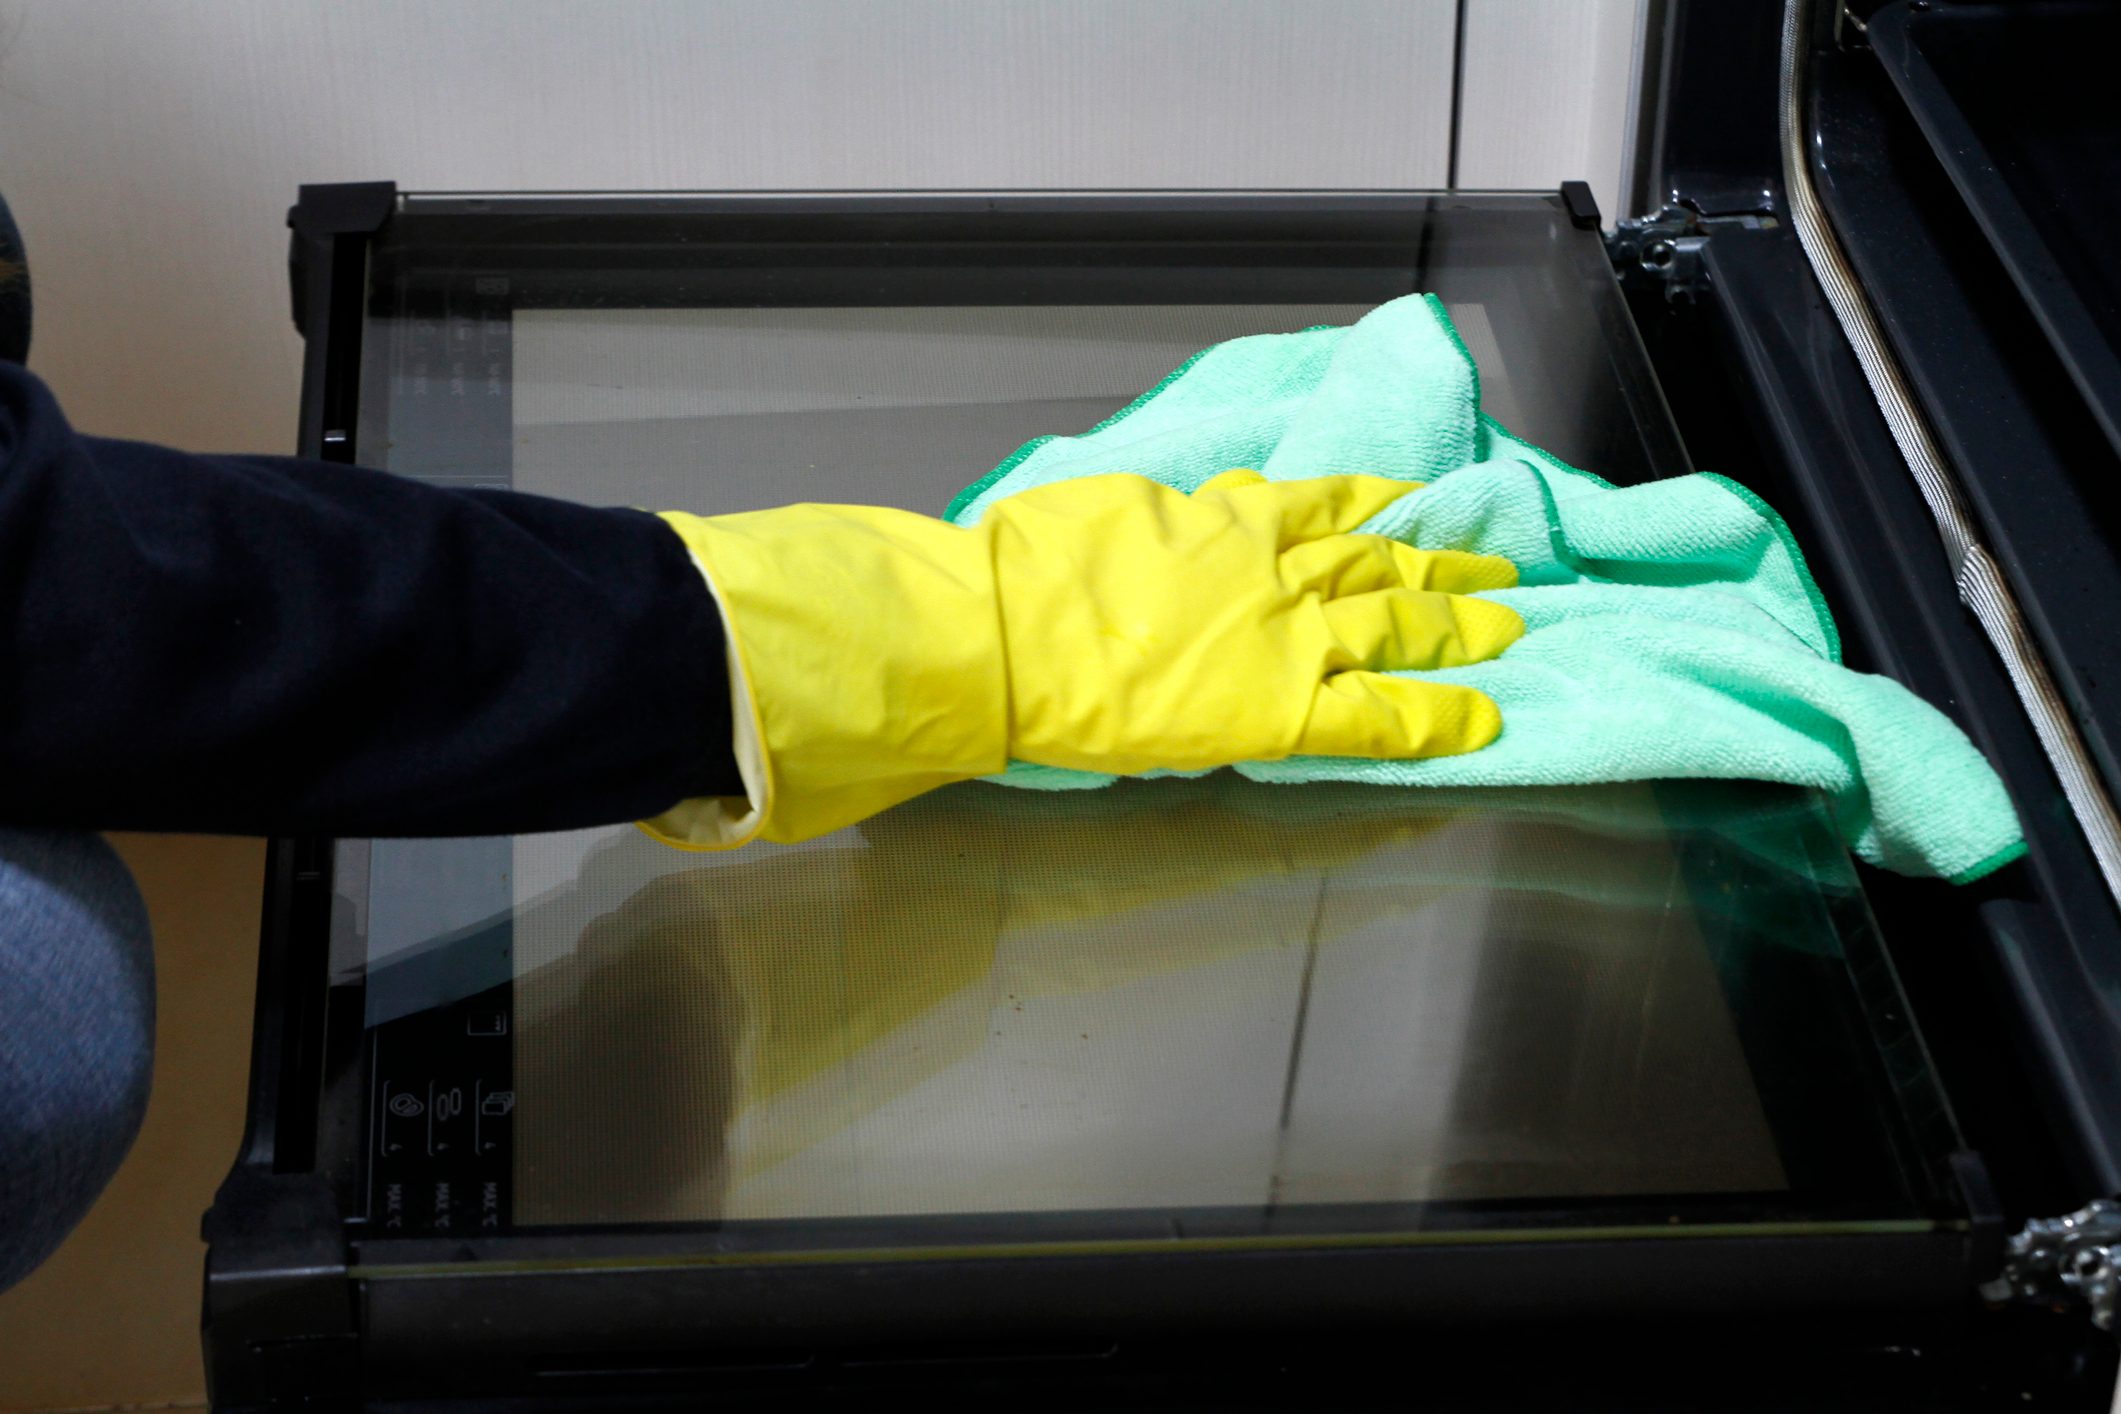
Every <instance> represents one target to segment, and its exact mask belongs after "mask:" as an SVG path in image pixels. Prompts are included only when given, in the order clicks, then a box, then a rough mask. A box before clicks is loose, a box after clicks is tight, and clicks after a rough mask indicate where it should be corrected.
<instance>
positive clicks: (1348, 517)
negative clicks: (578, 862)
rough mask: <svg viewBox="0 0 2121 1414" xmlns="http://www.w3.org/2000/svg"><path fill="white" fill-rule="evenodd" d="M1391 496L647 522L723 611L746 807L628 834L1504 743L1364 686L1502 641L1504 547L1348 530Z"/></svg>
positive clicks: (817, 822)
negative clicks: (934, 794) (1490, 595)
mask: <svg viewBox="0 0 2121 1414" xmlns="http://www.w3.org/2000/svg"><path fill="white" fill-rule="evenodd" d="M1413 487H1414V483H1411V482H1405V481H1395V480H1388V479H1386V478H1383V477H1374V476H1329V477H1319V478H1316V479H1312V480H1306V481H1293V482H1269V481H1267V480H1266V479H1265V478H1264V477H1262V476H1260V475H1259V474H1258V473H1257V472H1251V471H1232V472H1226V473H1224V474H1223V475H1221V476H1218V477H1216V478H1215V479H1214V480H1212V481H1210V482H1209V483H1207V484H1206V485H1205V486H1203V487H1201V488H1200V489H1199V490H1198V491H1196V492H1194V493H1193V494H1192V495H1190V496H1188V495H1185V494H1184V493H1182V492H1178V491H1174V490H1172V489H1170V488H1169V487H1166V486H1162V485H1159V484H1158V483H1156V482H1153V481H1149V480H1147V479H1145V478H1142V477H1136V476H1095V477H1084V478H1081V479H1079V480H1073V481H1066V482H1057V483H1055V484H1053V485H1050V486H1041V487H1036V488H1034V489H1032V490H1029V491H1025V492H1022V493H1021V494H1019V495H1015V496H1011V497H1009V498H1007V499H1006V500H1002V501H998V502H996V503H995V504H994V505H993V506H991V507H990V508H989V509H988V511H987V514H986V518H985V519H984V520H982V521H981V522H980V523H979V524H978V525H976V526H971V527H959V526H953V525H949V524H946V523H944V522H942V521H938V520H932V519H930V518H928V517H926V516H920V515H915V514H912V513H911V512H907V511H898V510H889V509H885V508H881V507H873V506H820V505H797V506H786V507H782V508H780V509H777V510H770V511H754V512H747V513H743V514H738V515H728V516H715V517H700V516H693V515H686V514H684V513H682V512H670V513H667V514H666V516H665V519H666V520H667V521H668V522H669V523H670V525H671V526H672V527H673V528H674V529H675V530H676V531H677V532H678V534H679V535H680V536H682V537H683V538H684V540H685V543H686V544H687V546H689V547H690V548H691V550H692V554H693V558H694V559H695V560H696V561H697V562H698V563H699V565H700V567H701V569H702V570H703V572H704V573H705V575H706V577H707V580H708V583H709V586H710V587H711V588H712V590H713V592H714V594H715V598H716V600H717V602H718V603H719V604H720V606H721V610H722V621H723V624H724V627H725V629H726V631H727V637H728V642H729V649H730V679H731V682H732V684H733V685H734V687H735V690H736V693H737V696H738V703H737V711H736V718H737V737H738V741H737V757H738V765H739V768H740V770H742V771H743V772H744V780H745V785H746V788H747V790H748V792H749V797H750V799H749V801H748V802H744V801H729V800H721V799H702V800H692V801H687V802H684V803H683V804H681V805H679V806H677V807H676V808H675V809H672V810H670V811H667V812H665V813H664V814H663V815H660V816H658V817H656V819H654V820H652V821H649V822H646V823H645V826H644V827H645V828H646V829H647V830H648V831H649V833H650V834H653V835H655V836H656V837H657V838H659V839H662V840H664V841H665V842H666V843H670V844H676V845H680V846H688V847H695V848H723V847H728V846H731V845H737V844H742V843H744V842H745V841H746V840H748V839H751V838H753V837H755V836H763V837H764V838H766V839H772V840H782V841H795V840H803V839H809V838H811V837H813V836H816V835H821V834H824V833H826V832H828V831H831V830H834V829H837V828H839V827H840V826H842V825H846V824H850V823H852V822H854V821H856V820H860V819H863V818H865V817H866V816H869V815H873V814H875V813H876V812H877V811H879V810H883V809H886V808H887V807H889V806H892V805H896V804H898V803H899V802H900V801H903V800H908V799H911V798H912V797H914V796H916V795H919V794H920V793H922V792H923V791H927V790H930V789H932V788H934V787H936V786H939V785H944V784H946V783H948V782H950V781H956V780H965V779H969V778H971V777H975V776H983V775H988V774H991V773H993V772H996V771H999V770H1001V769H1002V768H1003V767H1004V766H1005V765H1007V764H1008V762H1009V761H1010V760H1011V759H1016V760H1022V761H1032V762H1038V763H1040V764H1044V765H1052V766H1072V767H1079V768H1083V769H1087V770H1097V771H1116V772H1124V773H1132V772H1139V771H1146V770H1150V769H1153V768H1156V767H1167V768H1172V769H1180V770H1185V769H1199V768H1205V767H1211V766H1223V765H1229V764H1232V763H1234V762H1238V761H1271V760H1278V759H1280V758H1282V757H1285V756H1292V755H1299V754H1303V755H1319V756H1364V757H1417V756H1449V755H1455V754H1458V753H1461V752H1467V751H1474V750H1478V749H1479V748H1480V747H1482V746H1485V745H1487V744H1488V743H1489V742H1490V741H1492V740H1494V738H1495V736H1496V734H1497V733H1498V732H1499V731H1500V730H1501V728H1502V721H1501V716H1500V714H1499V713H1498V712H1497V711H1496V709H1495V704H1494V703H1493V702H1491V701H1490V700H1489V699H1488V698H1487V697H1485V696H1484V695H1482V694H1481V693H1479V692H1476V691H1474V690H1472V689H1470V688H1465V687H1459V686H1453V685H1447V684H1442V683H1431V682H1419V681H1411V680H1408V679H1403V678H1392V677H1387V676H1384V675H1383V674H1382V673H1381V672H1379V671H1375V670H1378V669H1425V668H1440V667H1452V666H1457V665H1461V664H1465V663H1473V662H1479V661H1482V660H1484V659H1487V658H1492V657H1494V656H1495V655H1496V654H1497V653H1500V652H1501V651H1502V650H1503V649H1504V648H1506V647H1507V646H1508V645H1509V644H1510V643H1512V642H1514V641H1515V640H1516V638H1517V637H1518V636H1519V635H1520V634H1521V633H1523V631H1524V624H1523V621H1522V620H1520V619H1519V618H1518V616H1517V615H1516V614H1515V613H1514V612H1512V611H1511V610H1509V609H1507V608H1504V607H1502V606H1501V605H1498V604H1492V603H1488V602H1487V601H1485V600H1479V599H1468V598H1464V597H1461V596H1462V595H1463V594H1465V593H1467V592H1470V591H1473V590H1480V589H1499V588H1503V587H1506V586H1508V585H1511V584H1514V583H1516V580H1517V572H1516V569H1515V567H1514V566H1512V565H1511V564H1510V563H1509V562H1508V561H1507V560H1502V559H1497V558H1495V557H1493V556H1486V555H1472V554H1465V553H1461V552H1457V551H1424V550H1416V549H1413V548H1411V547H1408V546H1405V545H1401V544H1399V543H1397V542H1395V541H1392V540H1389V539H1386V538H1384V537H1382V536H1374V535H1353V534H1350V533H1348V532H1350V531H1353V530H1354V528H1355V527H1357V526H1359V525H1361V524H1362V523H1363V522H1364V521H1366V520H1368V519H1369V518H1370V517H1371V516H1372V515H1374V514H1376V513H1377V512H1378V511H1379V510H1381V509H1383V508H1384V507H1385V506H1387V505H1389V504H1390V503H1391V502H1393V501H1395V500H1397V499H1398V498H1399V497H1401V496H1404V495H1406V494H1407V493H1408V491H1409V490H1411V489H1413ZM747 702H748V711H747V710H746V704H747Z"/></svg>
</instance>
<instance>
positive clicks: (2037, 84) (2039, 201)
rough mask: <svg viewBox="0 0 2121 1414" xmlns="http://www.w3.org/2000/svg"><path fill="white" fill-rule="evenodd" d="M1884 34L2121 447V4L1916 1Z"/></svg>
mask: <svg viewBox="0 0 2121 1414" xmlns="http://www.w3.org/2000/svg"><path fill="white" fill-rule="evenodd" d="M1870 35H1871V43H1872V44H1873V45H1874V46H1875V47H1876V49H1877V51H1878V56H1879V58H1881V59H1882V60H1884V62H1885V70H1886V72H1887V73H1888V74H1889V75H1890V76H1891V77H1892V80H1893V82H1894V84H1895V85H1897V86H1898V88H1899V90H1900V94H1901V97H1902V98H1903V99H1905V100H1906V103H1907V106H1908V110H1909V111H1910V112H1911V113H1912V114H1913V115H1914V117H1915V121H1916V122H1918V123H1920V124H1921V126H1922V130H1923V132H1924V133H1925V134H1926V135H1927V136H1928V138H1929V140H1930V145H1931V147H1932V149H1933V150H1934V151H1935V153H1936V155H1937V157H1938V159H1939V160H1940V161H1941V162H1942V163H1943V164H1944V168H1945V170H1946V171H1947V172H1949V173H1950V174H1951V177H1952V181H1953V182H1954V183H1955V184H1956V185H1957V186H1958V188H1959V192H1960V194H1961V195H1962V196H1964V197H1965V198H1966V203H1967V206H1968V207H1969V208H1970V209H1971V210H1972V212H1973V214H1974V217H1975V219H1976V220H1977V221H1978V222H1979V223H1980V225H1981V229H1982V231H1983V232H1984V233H1985V234H1986V235H1987V237H1988V239H1989V242H1990V243H1991V244H1992V245H1993V246H1994V247H1995V250H1996V254H1997V255H1998V257H2000V259H2001V262H2002V267H2003V269H2004V270H2006V271H2008V272H2009V276H2010V278H2011V280H2012V281H2013V282H2014V283H2015V284H2016V286H2017V289H2018V293H2019V295H2020V296H2021V297H2022V298H2023V299H2024V301H2025V303H2026V304H2027V306H2028V307H2029V308H2030V309H2031V310H2032V312H2033V314H2034V316H2035V317H2036V318H2037V319H2038V320H2039V323H2040V327H2041V328H2042V329H2043V330H2045V331H2046V333H2047V336H2048V338H2049V340H2050V341H2051V342H2052V343H2053V345H2054V349H2055V353H2056V354H2057V355H2059V357H2060V362H2061V366H2062V368H2063V369H2064V370H2065V371H2066V372H2067V374H2068V376H2069V378H2070V379H2071V380H2072V381H2073V382H2074V383H2075V385H2076V388H2077V391H2078V393H2079V394H2080V395H2081V396H2082V397H2083V398H2084V400H2085V401H2086V403H2087V404H2088V405H2089V406H2090V408H2091V411H2092V415H2093V416H2094V417H2095V418H2096V419H2098V422H2099V425H2100V427H2102V428H2103V429H2104V430H2105V433H2106V439H2107V443H2108V446H2109V448H2110V449H2111V450H2112V451H2113V452H2115V453H2117V454H2121V238H2117V237H2116V234H2115V233H2116V231H2117V230H2121V108H2117V107H2116V105H2115V103H2114V101H2113V82H2114V64H2115V60H2116V56H2121V8H2116V7H2115V6H2113V5H2111V4H2106V3H2100V0H2074V2H2073V0H2060V2H2059V3H2058V0H2038V3H2029V4H2028V3H2021V4H2009V5H2001V4H1988V5H1964V4H1950V5H1936V6H1931V5H1926V4H1925V5H1919V6H1912V5H1909V4H1907V3H1905V0H1903V3H1899V4H1893V5H1888V6H1886V7H1885V8H1884V9H1882V10H1880V11H1879V12H1878V13H1877V14H1876V15H1874V16H1873V17H1872V18H1871V26H1870ZM2103 519H2104V521H2105V524H2106V525H2107V526H2108V527H2109V528H2111V527H2112V525H2113V523H2114V522H2113V520H2112V518H2111V517H2110V516H2108V517H2104V518H2103Z"/></svg>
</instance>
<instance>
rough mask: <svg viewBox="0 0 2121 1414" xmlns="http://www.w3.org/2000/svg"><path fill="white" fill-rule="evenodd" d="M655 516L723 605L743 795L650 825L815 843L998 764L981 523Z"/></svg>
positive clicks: (707, 840)
mask: <svg viewBox="0 0 2121 1414" xmlns="http://www.w3.org/2000/svg"><path fill="white" fill-rule="evenodd" d="M663 519H664V521H665V522H666V523H668V524H669V525H670V526H671V528H672V529H673V530H675V531H676V532H677V534H678V535H679V537H680V538H681V539H683V540H684V541H685V544H686V547H687V548H688V549H689V550H690V551H691V552H692V558H693V562H694V563H695V564H696V565H698V566H699V568H700V572H701V574H702V575H703V576H704V577H705V579H706V581H707V585H708V588H709V590H710V591H711V592H712V593H713V594H714V596H715V601H716V603H717V605H718V606H719V607H720V609H721V612H722V623H723V628H724V637H725V639H726V641H727V644H728V652H729V681H730V690H731V693H732V696H733V698H734V701H733V702H732V704H731V706H732V712H731V716H732V719H733V721H734V722H735V724H736V725H735V741H734V745H735V747H736V757H737V765H738V770H739V772H740V773H741V774H742V776H743V780H744V784H745V789H746V792H747V795H748V799H746V800H734V799H728V798H713V797H709V798H701V799H695V800H688V801H684V802H682V803H680V804H679V805H677V806H676V807H674V808H673V809H671V810H669V811H666V812H664V813H663V814H662V815H659V816H657V817H656V818H655V819H653V820H650V821H645V822H643V825H642V828H643V829H645V830H647V832H648V833H649V834H651V835H653V836H655V837H656V838H657V839H660V840H662V841H663V842H665V843H666V844H673V845H677V846H679V847H681V848H693V849H726V848H731V847H733V846H736V845H739V844H743V843H745V842H746V841H748V840H750V839H753V838H764V839H769V840H779V841H782V842H793V841H797V840H805V839H811V838H814V837H816V836H818V835H822V834H826V833H828V832H830V831H832V830H836V829H838V828H840V827H841V826H843V825H848V824H852V823H853V822H855V821H857V820H861V819H864V818H866V817H868V816H870V815H873V814H875V813H876V812H877V811H879V810H883V809H887V808H889V807H890V806H893V805H896V804H898V803H899V802H900V801H903V800H909V799H911V798H912V797H914V796H916V795H919V794H921V793H922V792H924V791H927V790H931V789H933V788H934V787H936V786H940V785H946V784H948V783H950V782H952V781H960V780H968V779H971V778H972V777H975V776H983V775H989V774H992V773H994V772H997V771H1000V770H1001V769H1003V767H1005V766H1006V765H1007V764H1008V738H1009V706H1008V703H1009V689H1008V670H1007V664H1006V661H1005V658H1004V655H1003V645H1002V630H1001V621H1000V614H999V610H998V609H997V607H996V603H995V589H994V569H993V565H992V559H991V553H990V550H989V547H988V543H987V537H986V536H984V535H982V534H980V533H979V532H978V531H976V530H964V529H959V528H958V527H955V526H951V525H948V524H945V523H944V522H942V521H938V520H933V519H930V518H929V517H926V516H920V515H915V514H913V513H912V512H909V511H897V510H889V509H885V508H881V507H872V506H819V505H797V506H786V507H782V508H780V509H777V510H770V511H755V512H746V513H743V514H739V515H731V516H715V517H701V516H694V515H687V514H685V513H684V512H678V511H672V512H665V513H664V515H663Z"/></svg>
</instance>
